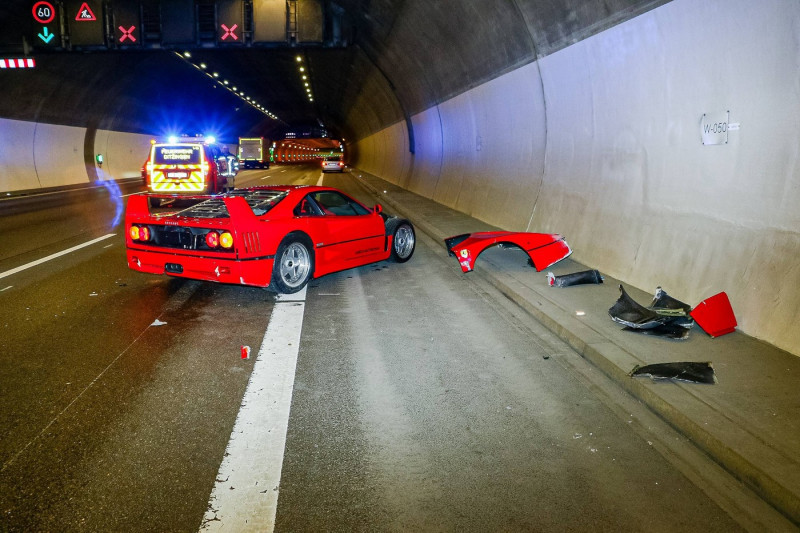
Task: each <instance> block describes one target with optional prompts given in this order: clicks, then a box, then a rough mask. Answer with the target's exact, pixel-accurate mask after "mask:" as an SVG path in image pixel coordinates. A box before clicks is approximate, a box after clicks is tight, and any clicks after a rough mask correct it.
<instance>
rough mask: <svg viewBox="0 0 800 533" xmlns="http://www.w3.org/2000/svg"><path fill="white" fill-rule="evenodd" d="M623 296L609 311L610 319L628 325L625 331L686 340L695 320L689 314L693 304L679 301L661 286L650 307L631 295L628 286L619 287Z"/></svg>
mask: <svg viewBox="0 0 800 533" xmlns="http://www.w3.org/2000/svg"><path fill="white" fill-rule="evenodd" d="M619 291H620V297H619V299H618V300H617V301H616V302H615V303H614V305H613V306H611V308H610V309H609V310H608V314H609V316H611V320H613V321H614V322H617V323H618V324H622V325H623V326H626V327H625V328H623V329H624V330H625V331H633V332H636V333H642V334H644V335H653V336H656V337H665V338H669V339H686V338H688V336H689V330H690V329H691V328H692V326H694V320H692V318H691V317H690V316H689V312H690V311H691V307H690V306H689V305H687V304H685V303H683V302H681V301H680V300H676V299H675V298H673V297H671V296H670V295H668V294H667V292H666V291H664V290H663V289H662V288H661V287H658V288H657V289H656V293H655V296H654V297H653V302H652V303H651V304H650V307H645V306H643V305H641V304H640V303H638V302H636V301H635V300H634V299H633V298H631V297H630V296H629V295H628V293H627V292H626V291H625V288H624V287H623V286H622V285H620V286H619Z"/></svg>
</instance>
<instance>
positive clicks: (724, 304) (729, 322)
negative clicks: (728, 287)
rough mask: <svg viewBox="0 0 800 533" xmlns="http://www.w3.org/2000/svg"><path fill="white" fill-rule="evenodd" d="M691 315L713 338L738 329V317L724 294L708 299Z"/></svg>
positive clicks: (698, 305) (693, 310)
mask: <svg viewBox="0 0 800 533" xmlns="http://www.w3.org/2000/svg"><path fill="white" fill-rule="evenodd" d="M689 314H690V315H691V316H692V318H694V320H695V322H697V324H698V325H699V326H700V327H701V328H703V331H705V332H706V333H708V334H709V335H711V336H712V337H719V336H721V335H725V334H726V333H732V332H733V331H734V330H735V329H736V317H735V316H734V315H733V308H732V307H731V302H730V300H729V299H728V295H727V294H725V293H724V292H721V293H719V294H715V295H714V296H712V297H710V298H706V299H705V300H703V301H702V302H700V303H699V304H697V307H695V308H694V309H692V311H691V313H689Z"/></svg>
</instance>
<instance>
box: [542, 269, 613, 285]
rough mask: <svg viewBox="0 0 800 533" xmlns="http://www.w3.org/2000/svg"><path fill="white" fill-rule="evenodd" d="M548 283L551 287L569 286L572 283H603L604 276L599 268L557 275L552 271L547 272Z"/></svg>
mask: <svg viewBox="0 0 800 533" xmlns="http://www.w3.org/2000/svg"><path fill="white" fill-rule="evenodd" d="M547 283H548V284H549V285H550V286H551V287H569V286H572V285H588V284H595V285H597V284H599V283H603V276H601V275H600V272H598V271H597V270H584V271H582V272H573V273H572V274H564V275H562V276H556V275H554V274H553V273H552V272H548V273H547Z"/></svg>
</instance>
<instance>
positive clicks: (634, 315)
mask: <svg viewBox="0 0 800 533" xmlns="http://www.w3.org/2000/svg"><path fill="white" fill-rule="evenodd" d="M619 292H620V296H619V299H618V300H617V301H616V302H615V303H614V305H612V306H611V308H610V309H609V310H608V314H609V315H611V320H613V321H614V322H618V323H620V324H622V325H623V326H628V327H629V328H635V329H651V328H655V327H656V326H660V325H662V324H664V323H666V322H668V321H669V319H670V317H669V316H666V315H660V314H658V313H656V312H655V311H653V310H652V309H648V308H646V307H645V306H643V305H642V304H640V303H638V302H636V301H635V300H634V299H633V298H631V297H630V296H628V293H627V292H625V288H624V287H623V286H622V285H620V286H619Z"/></svg>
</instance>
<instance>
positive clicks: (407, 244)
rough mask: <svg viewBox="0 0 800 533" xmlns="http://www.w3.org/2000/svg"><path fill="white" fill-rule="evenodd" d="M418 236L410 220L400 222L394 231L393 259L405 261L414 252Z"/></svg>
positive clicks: (400, 261)
mask: <svg viewBox="0 0 800 533" xmlns="http://www.w3.org/2000/svg"><path fill="white" fill-rule="evenodd" d="M416 244H417V238H416V235H415V234H414V226H412V225H411V223H410V222H400V223H399V224H398V225H397V227H395V228H394V231H393V232H392V259H393V260H394V261H395V262H397V263H405V262H406V261H408V260H409V259H411V256H412V255H413V254H414V247H415V246H416Z"/></svg>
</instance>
